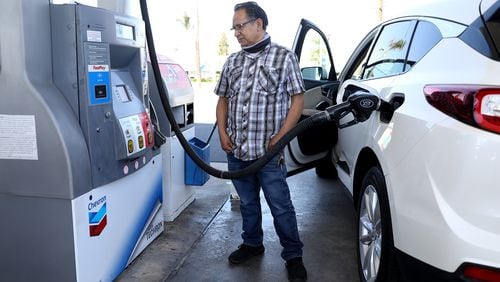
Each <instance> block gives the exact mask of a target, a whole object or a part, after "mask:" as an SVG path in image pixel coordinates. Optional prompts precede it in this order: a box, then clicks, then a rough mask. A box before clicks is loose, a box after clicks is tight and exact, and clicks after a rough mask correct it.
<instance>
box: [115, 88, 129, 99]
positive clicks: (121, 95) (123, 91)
mask: <svg viewBox="0 0 500 282" xmlns="http://www.w3.org/2000/svg"><path fill="white" fill-rule="evenodd" d="M116 94H117V95H118V99H120V101H121V102H122V103H125V102H130V101H131V100H130V94H129V93H128V91H127V88H125V85H117V86H116Z"/></svg>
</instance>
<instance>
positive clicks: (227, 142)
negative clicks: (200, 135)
mask: <svg viewBox="0 0 500 282" xmlns="http://www.w3.org/2000/svg"><path fill="white" fill-rule="evenodd" d="M219 139H220V146H221V147H222V150H224V152H226V153H231V152H232V151H233V143H231V139H229V136H228V135H227V133H225V132H224V133H222V134H221V133H220V131H219Z"/></svg>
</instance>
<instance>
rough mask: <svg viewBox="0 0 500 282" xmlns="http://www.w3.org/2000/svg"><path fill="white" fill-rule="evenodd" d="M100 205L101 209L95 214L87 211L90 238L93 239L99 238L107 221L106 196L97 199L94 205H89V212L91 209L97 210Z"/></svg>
mask: <svg viewBox="0 0 500 282" xmlns="http://www.w3.org/2000/svg"><path fill="white" fill-rule="evenodd" d="M100 204H102V205H101V207H100V209H99V210H98V211H97V212H92V211H89V233H90V237H95V236H99V235H100V234H101V233H102V231H103V230H104V228H105V227H106V224H107V223H108V220H107V214H106V196H104V197H103V198H101V199H99V200H98V201H96V202H94V203H90V204H89V210H92V209H93V208H97V206H99V205H100ZM91 207H93V208H92V209H91Z"/></svg>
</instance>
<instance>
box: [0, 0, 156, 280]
mask: <svg viewBox="0 0 500 282" xmlns="http://www.w3.org/2000/svg"><path fill="white" fill-rule="evenodd" d="M0 23H1V24H0V42H1V44H0V89H1V95H0V213H1V214H2V215H3V222H2V226H3V228H2V229H1V232H0V254H1V255H0V277H1V279H0V280H2V281H75V280H79V281H111V280H113V279H114V278H115V277H117V276H118V275H119V274H120V273H121V272H122V271H123V269H124V268H125V267H126V266H127V265H128V264H129V263H130V262H131V261H132V260H133V259H134V258H135V257H136V256H137V255H138V254H139V253H140V252H141V251H142V250H143V249H144V248H145V247H146V246H147V245H148V244H149V243H150V242H151V241H152V240H153V239H154V238H156V237H157V236H158V235H159V234H161V232H162V231H163V213H162V202H163V197H162V161H161V156H160V151H159V150H155V146H154V144H155V140H154V132H153V127H152V121H151V118H150V113H149V111H148V109H149V94H148V78H147V59H146V50H145V47H146V45H145V27H144V23H143V21H142V20H139V19H135V18H132V17H128V16H124V15H121V14H117V13H114V12H111V11H108V10H104V9H100V8H95V7H89V6H85V5H78V4H65V5H51V4H49V2H48V1H40V0H19V1H2V2H1V3H0Z"/></svg>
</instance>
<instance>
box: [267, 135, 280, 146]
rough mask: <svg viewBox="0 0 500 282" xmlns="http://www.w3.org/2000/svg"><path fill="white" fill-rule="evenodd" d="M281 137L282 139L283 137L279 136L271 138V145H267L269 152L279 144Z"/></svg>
mask: <svg viewBox="0 0 500 282" xmlns="http://www.w3.org/2000/svg"><path fill="white" fill-rule="evenodd" d="M281 137H282V136H281V135H279V134H276V135H274V136H273V137H272V138H271V140H269V144H267V149H268V150H270V149H271V147H273V146H274V145H276V143H278V141H280V139H281Z"/></svg>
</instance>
